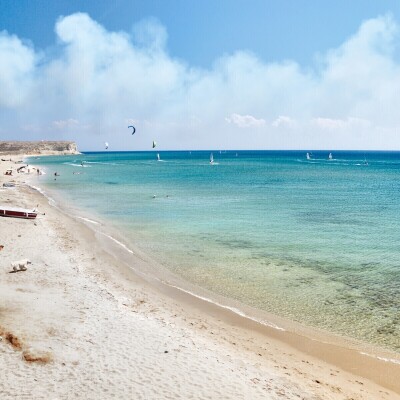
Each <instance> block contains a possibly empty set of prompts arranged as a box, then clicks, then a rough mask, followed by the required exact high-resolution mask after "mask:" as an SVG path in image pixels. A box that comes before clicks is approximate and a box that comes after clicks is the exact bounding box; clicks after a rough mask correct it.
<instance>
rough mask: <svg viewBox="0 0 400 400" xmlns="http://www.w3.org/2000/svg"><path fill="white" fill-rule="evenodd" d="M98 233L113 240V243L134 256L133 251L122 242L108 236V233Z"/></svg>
mask: <svg viewBox="0 0 400 400" xmlns="http://www.w3.org/2000/svg"><path fill="white" fill-rule="evenodd" d="M96 232H97V233H100V234H101V235H103V236H106V237H108V238H109V239H111V240H112V241H113V242H115V243H117V244H118V245H119V246H121V247H122V248H124V249H125V250H126V251H127V252H128V253H131V254H133V251H132V250H131V249H130V248H129V247H128V246H126V245H125V244H123V243H122V242H120V241H119V240H117V239H115V238H114V237H112V236H110V235H107V234H106V233H103V232H100V231H96Z"/></svg>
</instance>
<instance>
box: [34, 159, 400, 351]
mask: <svg viewBox="0 0 400 400" xmlns="http://www.w3.org/2000/svg"><path fill="white" fill-rule="evenodd" d="M213 154H214V165H210V162H209V157H210V152H209V151H208V152H194V151H193V152H188V151H186V152H160V157H161V160H162V161H157V160H156V153H155V152H115V153H114V152H107V153H106V152H103V153H86V154H84V155H82V156H80V155H79V156H57V157H42V158H40V159H31V161H30V162H31V163H33V164H35V165H42V166H43V168H45V169H46V171H47V175H44V176H41V177H39V181H40V183H41V184H42V185H44V186H45V187H47V188H49V189H52V190H56V191H58V192H59V193H61V194H62V196H63V198H65V199H66V200H67V201H69V202H71V203H72V204H75V205H77V206H79V207H80V208H83V209H87V210H90V211H91V212H93V211H94V212H96V213H97V214H98V215H100V216H102V217H103V219H105V220H108V221H112V223H113V224H114V225H116V226H118V227H119V228H120V230H121V231H122V232H123V233H124V237H125V238H126V241H127V243H128V244H129V243H132V244H134V245H135V246H138V247H140V248H141V249H143V250H144V251H146V252H149V253H150V254H151V255H152V256H153V257H154V258H155V259H157V260H158V261H159V262H161V263H162V264H163V265H164V266H165V267H167V268H168V269H169V270H171V271H173V272H174V273H175V274H177V275H179V276H181V277H183V278H184V279H185V280H187V281H190V282H193V283H195V284H198V285H200V286H202V287H205V288H207V289H209V290H211V291H214V292H216V293H219V294H222V295H224V296H227V297H229V298H233V299H236V300H239V301H241V302H242V303H245V304H248V305H250V306H253V307H256V308H258V309H262V310H266V311H269V312H273V313H275V314H277V315H281V316H284V317H288V318H290V319H292V320H295V321H299V322H302V323H305V324H307V325H310V326H316V327H319V328H324V329H327V330H329V331H331V332H336V333H339V334H343V335H346V336H349V337H354V338H357V339H361V340H363V341H366V342H369V343H373V344H377V345H379V346H382V347H385V348H389V349H392V350H395V351H398V352H399V351H400V251H399V241H400V219H399V211H400V196H399V193H400V153H388V152H367V153H364V152H362V153H361V152H334V153H333V158H334V159H333V160H328V152H313V154H312V159H311V160H307V159H306V156H305V152H268V151H265V152H263V151H253V152H245V151H238V152H236V151H233V152H232V151H230V152H221V153H220V152H218V151H214V152H213ZM81 161H84V166H83V167H82V166H81ZM55 171H57V172H58V173H59V174H60V176H59V177H57V179H56V180H54V175H53V174H54V172H55ZM74 172H75V174H74ZM77 172H78V173H79V174H78V173H77ZM154 196H155V197H154Z"/></svg>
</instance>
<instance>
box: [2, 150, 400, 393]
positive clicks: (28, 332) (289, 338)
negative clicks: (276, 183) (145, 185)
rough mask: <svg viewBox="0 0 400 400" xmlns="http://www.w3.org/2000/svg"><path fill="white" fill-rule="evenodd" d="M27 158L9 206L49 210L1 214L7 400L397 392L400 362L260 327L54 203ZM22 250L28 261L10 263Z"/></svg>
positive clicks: (317, 337)
mask: <svg viewBox="0 0 400 400" xmlns="http://www.w3.org/2000/svg"><path fill="white" fill-rule="evenodd" d="M2 158H4V159H9V158H10V156H2ZM11 158H12V159H15V160H16V159H17V158H18V159H20V158H19V157H15V156H11ZM18 166H19V165H18V164H13V163H12V162H1V163H0V174H1V175H0V185H2V184H3V182H10V181H12V180H15V181H16V183H17V186H16V188H1V189H0V204H2V205H3V204H10V205H12V206H15V207H28V208H33V207H34V206H36V205H37V204H38V205H39V207H38V210H39V212H40V213H39V215H38V217H37V218H36V219H35V220H26V219H16V218H4V217H2V218H0V232H1V233H0V242H1V243H0V245H3V246H4V248H3V249H2V250H1V251H0V257H1V258H0V259H1V264H0V293H1V296H0V336H1V338H2V340H1V341H0V351H1V355H2V356H1V357H0V368H1V370H2V371H3V372H2V374H1V377H0V393H2V399H25V398H29V399H48V398H59V399H70V398H85V399H110V398H135V399H145V398H146V399H178V398H182V399H188V398H195V399H266V398H267V399H278V398H279V399H282V398H286V399H299V398H304V399H352V398H353V399H396V398H400V396H399V393H400V382H399V381H398V377H399V376H400V364H395V363H392V362H386V361H383V360H379V359H377V358H373V357H369V356H366V355H363V354H361V352H362V351H363V350H365V351H364V352H365V353H368V354H371V351H373V350H372V349H370V348H363V347H362V346H361V345H355V344H354V343H352V342H350V341H348V342H347V341H346V339H345V338H344V339H343V338H342V339H341V338H335V337H333V336H329V335H327V334H326V333H324V332H318V331H315V330H313V329H308V328H306V327H302V326H301V325H297V324H294V323H291V322H290V321H285V320H283V319H280V318H278V317H274V316H268V321H270V322H273V323H275V324H276V325H278V326H280V327H283V328H284V329H285V330H279V329H275V328H273V327H268V326H264V325H261V324H259V323H257V322H255V321H253V320H251V319H248V318H243V317H241V316H240V315H238V314H237V313H235V312H232V311H231V310H229V309H226V308H221V307H219V306H217V305H215V304H213V303H210V302H208V301H205V300H202V299H200V298H198V297H194V296H192V295H190V294H189V293H187V292H185V291H182V290H180V289H177V288H175V287H174V286H178V285H175V281H174V280H173V279H172V278H171V277H169V276H166V277H165V279H162V280H159V279H155V278H153V277H152V275H151V273H149V271H150V270H151V269H149V268H148V265H147V264H148V262H149V260H148V259H147V257H146V255H145V254H141V253H140V252H136V251H134V252H133V253H132V252H128V251H126V250H125V249H124V248H123V247H121V246H120V245H119V244H118V243H116V242H115V241H112V240H110V239H109V238H108V237H107V236H105V235H104V234H102V233H101V232H102V228H103V227H100V226H97V225H95V224H92V223H91V222H89V221H86V222H84V221H83V222H82V220H80V219H79V218H76V217H70V216H68V215H65V214H64V213H63V212H61V211H60V210H59V209H57V208H56V207H53V206H50V205H49V203H48V199H47V198H45V197H44V196H43V195H41V194H40V193H39V192H37V191H36V190H34V189H32V188H30V187H29V186H28V185H25V184H24V183H23V182H25V181H28V179H31V180H32V181H33V179H32V178H34V175H32V174H35V172H34V171H31V175H30V176H31V178H29V175H27V174H26V175H25V174H17V173H16V168H17V167H18ZM10 167H13V169H14V171H15V172H14V174H13V176H5V175H4V172H5V170H6V169H8V168H10ZM94 227H95V228H96V229H93V228H94ZM106 232H107V231H104V233H106ZM113 236H114V234H113ZM114 237H117V239H118V240H120V241H121V242H123V238H120V237H118V236H114ZM25 258H28V259H30V261H31V262H32V264H28V266H27V270H26V271H20V272H16V273H10V271H12V267H11V263H12V262H14V261H17V260H21V259H25ZM163 281H167V282H168V283H169V285H166V284H164V283H163ZM189 289H190V288H189ZM200 294H201V295H202V296H203V297H206V298H208V294H207V293H200ZM217 300H218V302H220V303H221V304H225V303H224V301H225V299H217ZM242 309H243V310H244V311H246V313H248V314H252V313H253V312H254V310H246V309H245V308H242ZM373 354H379V355H382V356H385V357H386V358H390V357H392V355H391V354H389V353H385V352H379V353H373ZM395 356H396V355H395Z"/></svg>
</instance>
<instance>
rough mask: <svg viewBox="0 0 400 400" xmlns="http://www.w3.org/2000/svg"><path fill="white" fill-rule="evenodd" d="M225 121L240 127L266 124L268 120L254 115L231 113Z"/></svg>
mask: <svg viewBox="0 0 400 400" xmlns="http://www.w3.org/2000/svg"><path fill="white" fill-rule="evenodd" d="M225 121H226V122H228V123H230V124H234V125H236V126H238V127H239V128H254V127H260V126H265V124H266V122H265V120H264V119H262V118H260V119H257V118H255V117H253V116H252V115H240V114H231V116H230V117H226V118H225Z"/></svg>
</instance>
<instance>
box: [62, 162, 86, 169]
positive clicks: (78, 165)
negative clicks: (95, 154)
mask: <svg viewBox="0 0 400 400" xmlns="http://www.w3.org/2000/svg"><path fill="white" fill-rule="evenodd" d="M63 164H65V165H72V166H73V167H84V168H90V165H85V164H83V165H82V164H74V163H67V162H65V163H63Z"/></svg>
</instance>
